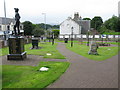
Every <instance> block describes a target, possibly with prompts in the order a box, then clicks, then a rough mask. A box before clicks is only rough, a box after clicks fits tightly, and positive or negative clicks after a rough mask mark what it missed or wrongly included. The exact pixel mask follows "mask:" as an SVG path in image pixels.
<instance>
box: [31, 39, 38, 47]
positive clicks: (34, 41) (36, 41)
mask: <svg viewBox="0 0 120 90" xmlns="http://www.w3.org/2000/svg"><path fill="white" fill-rule="evenodd" d="M38 41H39V39H38V38H37V37H34V38H32V48H31V49H39V48H38Z"/></svg>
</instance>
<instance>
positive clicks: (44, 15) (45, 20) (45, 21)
mask: <svg viewBox="0 0 120 90" xmlns="http://www.w3.org/2000/svg"><path fill="white" fill-rule="evenodd" d="M42 15H44V23H45V26H44V28H45V31H46V13H42Z"/></svg>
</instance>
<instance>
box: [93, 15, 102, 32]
mask: <svg viewBox="0 0 120 90" xmlns="http://www.w3.org/2000/svg"><path fill="white" fill-rule="evenodd" d="M102 24H103V20H102V18H101V17H100V16H95V17H94V18H93V19H92V20H91V28H94V29H95V30H97V31H98V30H99V28H100V27H101V25H102Z"/></svg>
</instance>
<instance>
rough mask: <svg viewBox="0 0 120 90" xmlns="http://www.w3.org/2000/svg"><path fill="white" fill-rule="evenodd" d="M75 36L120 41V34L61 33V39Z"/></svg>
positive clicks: (77, 37) (84, 38) (76, 37)
mask: <svg viewBox="0 0 120 90" xmlns="http://www.w3.org/2000/svg"><path fill="white" fill-rule="evenodd" d="M71 37H72V38H73V39H83V40H87V39H88V38H89V39H90V40H92V39H95V40H108V41H119V39H120V35H60V36H59V39H64V38H68V39H70V38H71Z"/></svg>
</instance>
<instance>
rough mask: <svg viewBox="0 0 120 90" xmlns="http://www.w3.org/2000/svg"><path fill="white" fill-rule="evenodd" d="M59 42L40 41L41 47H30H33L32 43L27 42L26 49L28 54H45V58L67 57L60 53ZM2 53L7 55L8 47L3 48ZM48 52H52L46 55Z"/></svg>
mask: <svg viewBox="0 0 120 90" xmlns="http://www.w3.org/2000/svg"><path fill="white" fill-rule="evenodd" d="M56 46H57V43H55V44H54V45H52V44H51V42H45V43H44V44H43V43H39V47H42V48H41V49H32V50H31V49H30V48H31V47H32V44H26V45H25V51H27V54H32V55H40V56H43V57H44V58H54V59H65V57H64V56H63V55H62V54H60V53H59V51H58V50H57V49H56ZM1 50H2V53H1V56H3V55H7V54H8V53H9V52H8V47H6V48H2V49H1ZM46 53H51V54H52V55H51V56H48V55H46Z"/></svg>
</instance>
